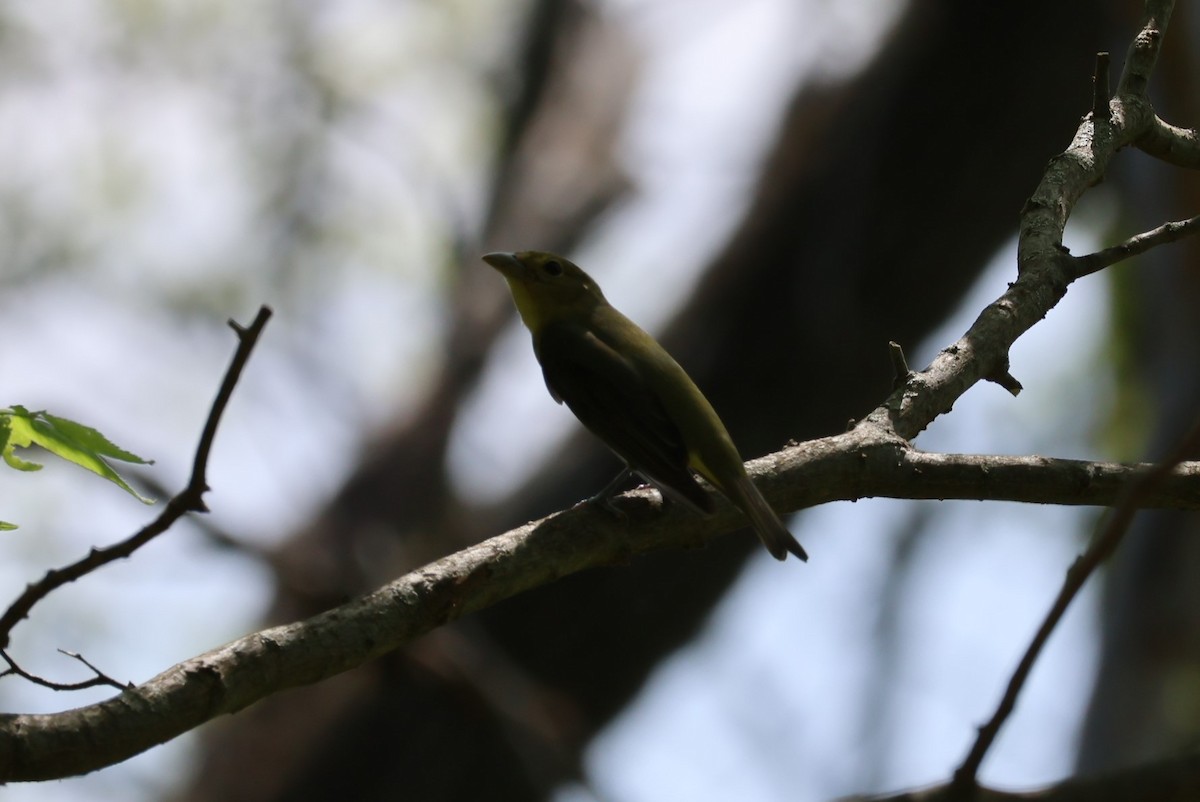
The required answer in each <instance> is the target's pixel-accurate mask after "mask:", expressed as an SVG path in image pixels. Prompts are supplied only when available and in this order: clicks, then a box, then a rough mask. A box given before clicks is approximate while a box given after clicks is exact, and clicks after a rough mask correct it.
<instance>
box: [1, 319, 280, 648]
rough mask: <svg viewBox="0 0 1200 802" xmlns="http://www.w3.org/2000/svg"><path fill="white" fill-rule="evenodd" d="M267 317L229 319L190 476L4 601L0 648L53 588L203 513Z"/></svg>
mask: <svg viewBox="0 0 1200 802" xmlns="http://www.w3.org/2000/svg"><path fill="white" fill-rule="evenodd" d="M270 317H271V310H270V308H268V307H266V306H264V307H261V308H260V309H259V310H258V315H257V316H255V318H254V322H253V323H251V324H250V326H249V327H248V328H242V327H241V326H239V325H238V324H237V323H234V322H233V321H232V320H231V321H229V325H230V326H231V327H232V328H233V330H234V331H235V332H237V335H238V347H237V351H236V352H235V353H234V355H233V359H232V361H231V362H230V363H229V368H228V370H227V371H226V372H225V379H224V381H222V382H221V387H220V389H219V390H218V391H217V397H216V399H214V401H213V404H212V408H211V409H210V410H209V413H208V420H207V421H206V422H205V424H204V431H203V433H202V434H201V435H200V442H199V444H198V445H197V447H196V457H195V460H194V462H193V464H192V476H191V479H190V480H189V481H188V484H187V487H185V488H184V489H183V490H182V491H180V492H179V493H178V494H177V495H175V496H174V497H173V498H171V500H170V501H168V502H167V506H166V507H165V508H164V509H163V511H162V512H161V513H160V514H159V515H158V517H157V518H155V519H154V520H153V521H151V522H150V523H149V524H147V525H146V526H144V527H143V528H142V529H141V530H139V531H138V532H136V533H135V534H133V535H131V536H130V537H128V538H126V539H125V540H123V541H121V542H120V543H114V544H113V545H111V546H108V547H106V548H102V549H98V548H93V549H92V550H91V551H90V552H88V554H87V556H86V557H83V558H81V559H79V560H76V561H75V562H73V563H71V564H70V565H66V566H63V567H62V568H56V569H52V570H50V571H47V572H46V575H45V576H43V577H42V578H41V579H40V580H38V581H37V582H34V583H32V584H30V585H28V586H26V588H25V591H24V592H23V593H22V594H21V595H20V596H19V597H17V599H16V601H14V602H13V603H12V604H11V605H9V607H8V609H7V610H5V611H4V615H2V616H0V649H3V648H5V647H7V646H8V643H9V636H10V635H11V633H12V630H13V627H15V626H16V625H17V624H18V623H20V622H21V621H22V620H24V619H25V618H27V617H28V616H29V611H30V610H31V609H33V606H34V605H35V604H37V603H38V602H39V601H41V600H42V599H44V598H46V596H48V595H50V593H52V592H53V591H54V590H56V589H57V588H60V587H62V586H63V585H65V584H67V583H68V582H74V581H75V580H76V579H79V578H80V577H82V576H86V575H87V574H90V573H91V572H92V571H95V570H96V569H97V568H99V567H101V566H103V565H107V564H108V563H111V562H113V561H115V560H120V559H124V558H125V557H128V556H129V555H131V554H133V552H135V551H137V550H138V549H139V548H141V547H142V546H144V545H146V544H147V543H149V542H150V541H151V540H153V539H154V538H156V537H158V536H159V535H161V534H162V533H163V532H166V531H167V530H168V529H170V528H171V527H172V526H173V525H174V524H175V522H176V521H178V520H179V519H180V518H182V517H183V516H184V515H185V514H187V513H189V512H207V509H208V508H207V507H205V506H204V494H205V493H206V492H208V482H207V479H206V477H205V470H206V469H207V466H208V455H209V452H210V451H211V449H212V443H213V439H214V438H215V437H216V435H217V426H218V424H219V423H220V421H221V415H222V414H223V413H224V412H225V405H226V404H228V403H229V398H230V396H231V395H232V394H233V388H234V387H235V386H236V385H237V382H238V378H239V377H240V376H241V374H242V368H244V367H245V366H246V360H248V359H249V358H250V352H251V351H252V350H254V345H255V343H257V342H258V337H259V335H260V334H261V333H262V330H263V327H265V326H266V325H267V321H268V320H269V319H270Z"/></svg>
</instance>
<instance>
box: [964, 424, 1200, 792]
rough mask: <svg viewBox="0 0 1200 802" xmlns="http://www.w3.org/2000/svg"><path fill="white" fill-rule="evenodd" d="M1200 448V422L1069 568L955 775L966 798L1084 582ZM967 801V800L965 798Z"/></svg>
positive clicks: (1135, 485) (1126, 496) (1133, 487)
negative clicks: (1170, 477)
mask: <svg viewBox="0 0 1200 802" xmlns="http://www.w3.org/2000/svg"><path fill="white" fill-rule="evenodd" d="M1198 449H1200V419H1198V420H1197V422H1196V423H1195V424H1194V425H1193V426H1192V429H1191V431H1189V432H1188V434H1187V436H1185V437H1184V438H1183V439H1182V440H1181V441H1180V442H1179V444H1178V445H1177V446H1176V447H1175V449H1174V451H1173V452H1172V453H1171V454H1170V455H1169V456H1168V457H1167V458H1166V459H1165V460H1163V461H1162V462H1160V463H1158V464H1156V465H1155V466H1154V467H1153V468H1150V469H1149V470H1148V471H1146V472H1145V473H1143V474H1142V475H1141V476H1139V477H1138V478H1136V479H1134V480H1133V481H1131V482H1130V483H1129V484H1128V486H1127V487H1126V489H1125V491H1124V492H1123V493H1122V497H1121V499H1120V500H1119V502H1118V503H1117V505H1116V506H1115V507H1114V508H1113V510H1112V513H1111V514H1110V515H1109V516H1108V518H1107V520H1106V521H1105V523H1104V527H1103V528H1102V529H1101V530H1100V532H1099V534H1098V535H1097V536H1096V538H1095V539H1094V540H1093V541H1092V544H1091V545H1090V546H1088V548H1087V550H1086V551H1084V553H1083V554H1081V555H1080V556H1079V557H1077V558H1076V560H1075V562H1074V563H1072V564H1071V567H1070V568H1069V569H1067V575H1066V578H1065V579H1064V580H1063V585H1062V588H1061V589H1060V590H1059V592H1058V597H1057V598H1056V599H1055V600H1054V604H1053V605H1051V607H1050V610H1049V612H1047V613H1046V617H1045V619H1043V621H1042V624H1041V626H1040V627H1038V631H1037V634H1036V635H1034V637H1033V640H1032V641H1030V643H1029V646H1028V648H1026V650H1025V654H1024V655H1023V656H1022V657H1021V662H1020V663H1018V664H1017V668H1016V670H1015V671H1014V672H1013V675H1012V678H1011V679H1009V681H1008V687H1007V688H1006V689H1005V691H1004V696H1003V697H1002V698H1001V699H1000V704H999V705H998V706H997V707H996V712H995V713H994V714H993V715H992V718H991V720H989V721H988V723H987V724H985V725H984V726H983V727H980V728H979V734H978V736H977V737H976V739H975V744H974V746H972V747H971V751H970V752H969V753H968V754H967V757H966V759H965V760H964V761H963V763H962V765H961V766H959V768H958V770H957V771H955V772H954V783H953V784H954V786H955V787H956V789H957V790H958V791H959V792H960V793H963V794H967V793H968V792H969V791H971V790H973V789H974V788H975V787H976V777H977V776H978V773H979V766H980V765H981V764H982V763H983V759H984V757H985V756H986V755H987V752H988V749H989V748H990V747H991V745H992V743H993V742H994V741H995V740H996V736H997V735H999V733H1000V728H1001V727H1003V726H1004V722H1005V721H1006V720H1007V719H1008V717H1009V715H1010V714H1011V713H1012V711H1013V709H1014V708H1015V707H1016V704H1017V697H1018V696H1019V695H1020V693H1021V690H1022V688H1024V686H1025V681H1026V680H1027V679H1028V678H1029V674H1030V672H1031V671H1032V670H1033V665H1034V663H1035V662H1037V659H1038V656H1039V655H1040V654H1041V652H1042V648H1043V647H1044V646H1045V645H1046V642H1047V641H1048V640H1049V639H1050V634H1051V633H1052V632H1053V631H1054V628H1055V627H1056V626H1058V622H1059V621H1060V620H1062V617H1063V615H1064V614H1065V613H1066V611H1067V608H1068V607H1069V606H1070V604H1071V602H1072V601H1073V600H1074V599H1075V596H1076V595H1078V593H1079V591H1080V589H1082V588H1083V586H1084V583H1086V582H1087V580H1088V578H1089V577H1090V576H1091V575H1092V574H1093V573H1094V572H1095V570H1096V569H1097V568H1098V567H1099V566H1100V564H1101V563H1103V562H1104V561H1105V560H1107V559H1108V558H1109V557H1110V556H1111V555H1112V553H1113V552H1114V551H1116V549H1117V546H1118V545H1120V543H1121V540H1122V538H1124V537H1125V534H1126V532H1128V531H1129V524H1130V523H1131V522H1132V521H1133V516H1134V514H1135V513H1136V512H1137V510H1138V509H1139V507H1140V506H1141V503H1142V500H1143V499H1144V498H1145V496H1146V495H1148V494H1149V493H1151V492H1153V490H1154V488H1155V487H1156V486H1157V485H1158V484H1159V483H1160V482H1162V481H1163V480H1164V479H1165V478H1166V477H1167V476H1168V475H1169V474H1170V473H1171V472H1172V471H1173V470H1174V469H1175V466H1177V465H1179V464H1180V463H1181V462H1183V461H1184V459H1185V458H1186V457H1187V456H1188V455H1189V454H1191V453H1194V452H1195V451H1197V450H1198ZM964 798H966V797H965V796H964Z"/></svg>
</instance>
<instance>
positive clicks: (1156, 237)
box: [1074, 215, 1200, 278]
mask: <svg viewBox="0 0 1200 802" xmlns="http://www.w3.org/2000/svg"><path fill="white" fill-rule="evenodd" d="M1197 232H1200V215H1197V216H1196V217H1192V218H1190V219H1188V220H1177V221H1172V222H1169V223H1163V224H1162V225H1161V226H1158V227H1157V228H1152V229H1150V230H1149V231H1143V232H1142V233H1141V234H1136V235H1134V236H1132V237H1130V238H1129V239H1127V240H1125V241H1124V242H1122V243H1119V244H1117V245H1113V246H1112V247H1110V248H1105V249H1104V250H1102V251H1096V252H1095V253H1089V254H1088V255H1087V256H1080V257H1078V258H1076V259H1075V276H1074V277H1075V278H1083V277H1084V276H1088V275H1091V274H1092V273H1095V272H1097V271H1100V270H1103V269H1104V268H1106V267H1110V266H1112V265H1115V264H1116V263H1117V262H1121V261H1124V260H1126V259H1129V258H1131V257H1134V256H1137V255H1138V254H1142V253H1145V252H1146V251H1148V250H1150V249H1151V248H1155V247H1157V246H1159V245H1165V244H1166V243H1168V242H1175V241H1176V240H1180V239H1183V238H1184V237H1187V236H1190V235H1192V234H1195V233H1197Z"/></svg>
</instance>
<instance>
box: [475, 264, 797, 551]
mask: <svg viewBox="0 0 1200 802" xmlns="http://www.w3.org/2000/svg"><path fill="white" fill-rule="evenodd" d="M483 260H484V261H485V262H487V263H488V264H489V265H491V266H492V267H494V268H496V269H497V270H499V271H500V273H501V274H502V275H503V276H504V278H505V280H506V281H507V282H508V286H509V289H510V290H512V296H513V300H514V301H515V302H516V305H517V311H518V312H519V313H520V314H521V320H522V321H523V322H524V323H525V326H526V327H527V328H528V329H529V331H530V333H531V334H532V335H533V351H534V354H535V355H536V356H537V360H538V362H539V363H540V364H541V366H542V375H543V376H544V377H545V379H546V387H547V388H548V389H549V390H550V395H551V396H553V398H554V400H555V401H557V402H558V403H560V404H562V403H565V404H566V405H567V406H568V407H569V408H570V409H571V411H572V412H574V413H575V417H577V418H579V420H580V421H581V422H582V423H583V425H584V426H586V427H587V428H588V429H590V430H591V431H592V433H593V434H595V435H596V436H597V437H599V438H600V439H601V440H603V441H604V443H605V444H606V445H607V446H608V447H609V448H611V449H612V450H613V451H615V452H616V453H617V456H619V457H620V458H621V459H623V460H624V461H625V464H626V470H625V471H623V472H622V473H621V475H620V476H618V477H617V478H616V479H615V480H614V481H613V483H612V484H610V485H609V486H608V487H607V488H605V489H604V490H603V491H601V493H600V494H598V497H604V496H606V495H607V494H608V493H609V492H610V491H611V490H613V489H614V488H616V486H617V485H618V484H619V483H620V482H621V481H623V480H624V479H625V478H626V477H627V476H628V475H629V473H631V472H632V473H637V474H640V475H641V476H643V477H645V478H646V479H647V480H649V481H650V482H651V483H653V484H654V485H655V486H656V487H657V488H658V489H659V491H660V492H661V493H662V494H663V495H664V496H666V497H668V498H671V499H674V500H677V501H682V502H684V503H685V504H687V505H689V506H691V507H693V508H695V509H697V510H699V511H700V512H703V513H710V512H712V511H713V509H714V506H713V501H712V498H711V497H710V496H709V495H708V494H707V493H706V492H705V491H704V488H702V487H701V486H700V484H699V483H698V482H697V481H696V477H695V476H694V475H693V474H692V471H695V472H696V473H698V474H700V475H701V476H703V477H704V478H705V479H707V480H708V481H709V483H711V484H712V485H713V487H715V488H716V489H717V490H719V491H720V492H721V494H722V495H724V496H725V497H726V498H727V499H729V500H730V501H731V502H733V504H734V505H735V506H737V507H738V508H739V509H741V510H742V512H744V513H745V514H746V516H747V517H748V518H749V519H750V522H751V523H752V524H753V526H754V531H755V532H757V533H758V536H759V538H760V539H761V540H762V542H763V545H765V546H766V547H767V551H769V552H771V555H772V556H773V557H775V559H777V560H785V559H787V555H788V553H789V552H790V553H792V554H794V555H796V556H797V557H799V558H800V559H801V560H807V559H808V554H807V553H806V552H805V551H804V548H803V547H802V546H801V545H800V544H799V543H798V542H796V539H795V538H794V537H792V533H791V532H789V531H788V530H787V527H785V526H784V525H783V522H782V521H780V520H779V516H778V515H776V514H775V511H774V510H773V509H771V505H770V504H768V503H767V501H766V499H764V498H763V497H762V494H761V493H759V492H758V488H756V487H755V486H754V483H753V482H751V481H750V477H748V476H747V475H746V468H745V466H744V465H743V464H742V458H741V456H740V455H739V454H738V450H737V447H736V446H735V445H734V444H733V440H732V439H731V438H730V437H729V432H727V431H726V430H725V425H724V424H723V423H721V419H720V418H719V417H717V413H716V411H715V410H714V409H713V408H712V405H711V404H710V403H709V402H708V399H707V398H705V397H704V394H703V393H701V392H700V390H699V389H698V388H697V387H696V385H695V383H694V382H693V381H692V380H691V378H690V377H689V376H688V375H687V373H685V372H684V370H683V368H681V367H680V366H679V363H677V362H676V361H675V360H674V359H672V358H671V355H670V354H668V353H667V352H666V351H665V350H664V349H663V347H662V346H661V345H659V344H658V343H657V342H656V341H655V340H654V338H653V337H651V336H650V335H649V334H647V333H646V332H645V331H643V330H642V329H641V328H639V327H638V326H637V324H635V323H634V322H633V321H632V320H630V319H629V318H627V317H625V316H624V315H623V314H621V313H620V312H618V311H617V310H616V309H614V308H613V307H612V305H611V304H609V302H608V301H607V300H606V299H605V298H604V293H602V292H600V287H599V286H597V285H596V282H595V281H594V280H593V279H592V277H591V276H589V275H588V274H587V273H585V272H583V270H581V269H580V268H579V267H578V266H576V265H575V264H574V263H572V262H571V261H570V260H568V259H564V258H563V257H561V256H556V255H554V254H552V253H542V252H540V251H522V252H520V253H489V254H486V255H485V256H484V257H483Z"/></svg>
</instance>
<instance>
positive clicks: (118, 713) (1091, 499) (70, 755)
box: [0, 428, 1200, 782]
mask: <svg viewBox="0 0 1200 802" xmlns="http://www.w3.org/2000/svg"><path fill="white" fill-rule="evenodd" d="M749 467H750V470H751V474H752V476H753V477H754V479H755V482H756V484H758V485H759V486H760V487H761V488H762V489H763V492H764V495H766V497H767V498H768V500H769V501H770V502H771V503H772V505H773V506H776V507H777V508H778V509H780V510H789V511H790V510H795V509H799V508H800V507H804V506H811V505H814V504H819V503H823V502H826V501H830V500H834V499H857V498H865V497H869V496H898V497H906V498H920V497H924V498H971V499H975V498H980V499H983V498H1008V499H1014V500H1027V501H1032V502H1045V503H1065V504H1081V503H1083V504H1104V505H1107V504H1112V503H1114V502H1115V500H1116V498H1117V496H1118V494H1119V493H1120V490H1121V487H1122V486H1123V484H1124V483H1125V482H1126V481H1127V480H1128V478H1129V477H1130V476H1133V475H1135V474H1136V473H1137V472H1139V471H1144V470H1146V466H1139V465H1116V464H1104V463H1086V462H1079V461H1075V460H1051V459H1045V458H1041V457H986V456H978V455H946V454H928V453H924V452H920V451H917V450H915V449H913V448H911V447H909V446H908V445H907V444H905V443H903V442H897V441H895V440H892V441H885V442H880V441H879V440H878V439H874V436H873V433H872V432H871V431H870V430H869V429H866V428H859V429H855V430H853V431H850V432H847V433H845V434H841V435H837V436H835V437H828V438H823V439H820V440H813V441H810V442H807V443H803V444H799V445H795V446H791V447H789V448H787V449H785V450H784V451H782V452H779V453H778V454H774V455H772V456H770V457H766V458H763V459H759V460H755V461H753V462H752V463H751V464H750V466H749ZM615 501H616V503H618V504H619V505H620V508H621V511H622V512H623V513H625V517H626V521H627V522H626V523H624V524H623V523H621V522H619V521H617V520H616V519H615V518H614V516H612V515H610V514H608V513H607V512H606V511H604V510H600V509H596V508H594V507H590V506H588V505H582V506H578V507H575V508H573V509H570V510H567V511H565V512H561V513H556V514H554V515H551V516H549V517H547V518H544V519H542V520H540V521H535V522H533V523H529V524H526V525H525V526H522V527H519V528H517V529H514V530H512V531H510V532H508V533H505V534H503V535H499V536H497V537H494V538H491V539H490V540H487V541H484V542H483V543H480V544H478V545H476V546H472V547H470V548H468V549H464V550H463V551H460V552H457V553H455V554H451V555H449V556H447V557H444V558H442V559H440V560H438V561H436V562H433V563H430V564H429V565H427V566H425V567H423V568H420V569H418V570H416V571H413V572H411V573H409V574H407V575H405V576H403V577H400V578H399V579H397V580H395V581H393V582H391V583H389V584H387V585H385V586H384V587H382V588H380V589H378V590H376V591H375V592H373V593H370V594H368V595H366V596H363V597H361V598H359V599H356V600H354V601H352V602H350V603H348V604H345V605H342V606H341V607H337V608H334V609H332V610H329V611H327V612H325V613H322V614H320V615H317V616H314V617H312V618H309V619H307V620H304V621H299V622H296V623H292V624H288V625H285V626H280V627H274V628H272V629H267V630H264V631H261V632H257V633H254V634H251V635H247V636H245V637H243V638H241V639H239V640H236V641H234V642H232V643H230V644H227V645H225V646H223V647H221V648H219V649H215V650H213V651H211V652H208V653H207V654H203V655H200V656H199V657H195V658H192V659H190V660H187V661H185V662H183V663H180V664H178V665H176V666H174V667H173V668H170V669H168V670H167V671H165V672H163V673H162V674H160V675H159V676H157V677H155V678H153V679H151V680H149V681H148V682H146V683H144V684H142V685H139V686H137V687H135V688H130V689H127V690H125V691H124V692H123V693H122V694H120V695H119V696H116V697H114V698H112V699H109V700H107V701H105V702H101V703H99V704H95V705H91V706H88V707H83V708H79V709H76V710H69V711H65V712H62V713H55V714H46V715H4V716H0V782H10V781H22V780H44V779H52V778H59V777H64V776H71V775H74V774H79V773H83V772H87V771H93V770H95V769H98V768H102V767H104V766H107V765H111V764H113V763H116V762H119V761H121V760H125V759H127V758H129V757H132V756H133V755H135V754H138V753H139V752H142V751H145V750H146V749H149V748H150V747H152V746H155V745H157V744H159V743H163V742H164V741H167V740H169V739H171V738H174V737H175V736H177V735H180V734H182V733H184V732H186V731H188V730H190V729H192V728H194V727H196V726H199V725H200V724H202V723H204V722H206V721H209V720H210V719H213V718H215V717H217V716H221V715H225V714H228V713H233V712H236V711H238V710H241V709H243V708H245V707H247V706H248V705H250V704H253V703H254V702H256V701H258V700H259V699H262V698H264V697H266V696H268V695H270V694H273V693H276V692H278V691H281V690H284V689H286V688H291V687H295V686H298V685H305V684H310V683H314V682H318V681H320V680H323V679H326V678H328V677H331V676H334V675H335V674H338V673H341V672H343V671H347V670H349V669H351V668H355V667H357V666H359V665H362V664H363V663H365V662H367V661H369V660H372V659H374V658H376V657H379V656H380V655H383V654H385V653H387V652H389V651H392V650H394V649H396V648H398V647H400V646H402V645H404V644H406V643H409V642H410V641H412V640H413V639H414V638H417V637H419V636H420V635H423V634H424V633H426V632H429V631H431V630H433V629H435V628H437V627H439V626H442V625H443V624H446V623H448V622H449V621H452V620H455V619H457V618H460V617H462V616H464V615H467V614H469V613H472V612H476V611H479V610H482V609H484V608H486V607H489V606H491V605H494V604H497V603H499V602H501V601H503V600H504V599H507V598H510V597H512V596H515V595H517V594H519V593H523V592H525V591H527V590H530V589H532V588H535V587H539V586H541V585H544V584H548V583H550V582H552V581H554V580H556V579H559V578H561V577H564V576H567V575H570V574H574V573H578V572H580V571H583V570H585V569H588V568H596V567H601V566H610V565H619V564H623V563H626V562H628V561H629V559H630V557H631V556H633V555H636V554H640V553H644V552H649V551H654V550H660V549H666V548H675V549H678V548H681V547H689V546H690V547H694V546H697V545H701V544H703V543H706V542H708V541H710V540H713V539H715V538H717V537H719V536H721V535H724V534H727V533H729V532H732V531H734V530H737V529H740V528H742V527H743V526H744V525H745V522H744V521H743V520H742V518H741V517H740V514H739V513H738V512H737V510H736V509H734V508H733V507H732V506H730V505H729V504H727V503H722V504H721V506H720V507H719V509H718V510H717V512H716V514H715V515H713V516H712V517H711V518H700V517H698V516H696V515H694V514H692V513H690V512H689V511H688V510H685V509H683V508H682V507H680V506H678V505H673V506H667V507H664V506H663V504H662V501H661V498H660V497H659V496H658V494H657V492H656V491H653V490H650V489H646V488H643V489H638V490H634V491H630V492H629V493H626V494H624V495H622V496H619V497H618V498H617V499H615ZM1140 502H1141V503H1142V504H1144V505H1147V506H1169V507H1188V508H1200V463H1197V462H1190V463H1185V464H1183V465H1180V466H1178V467H1176V468H1175V469H1174V470H1172V471H1170V472H1169V473H1167V474H1166V475H1165V476H1164V480H1163V482H1162V483H1160V484H1159V486H1158V487H1157V488H1156V489H1154V492H1153V493H1149V494H1148V495H1146V496H1145V497H1144V498H1142V499H1140Z"/></svg>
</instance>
